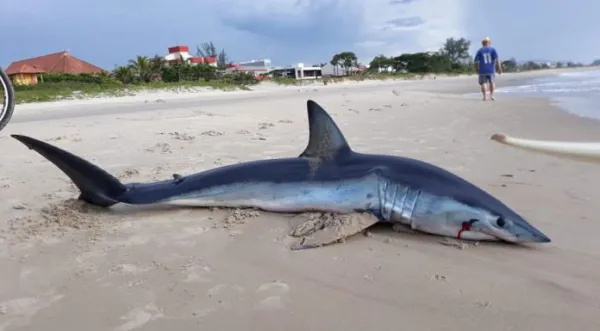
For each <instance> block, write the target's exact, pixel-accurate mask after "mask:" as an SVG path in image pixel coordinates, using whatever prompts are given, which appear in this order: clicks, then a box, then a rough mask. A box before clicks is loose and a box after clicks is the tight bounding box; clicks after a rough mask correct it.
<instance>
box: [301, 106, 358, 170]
mask: <svg viewBox="0 0 600 331" xmlns="http://www.w3.org/2000/svg"><path fill="white" fill-rule="evenodd" d="M306 107H307V110H308V129H309V138H308V146H306V149H305V150H304V152H302V154H300V157H312V158H320V159H325V160H335V159H337V158H340V157H343V156H344V155H347V154H350V153H352V149H350V146H349V145H348V142H347V141H346V138H344V135H343V134H342V131H341V130H340V128H338V126H337V124H335V122H334V121H333V119H332V118H331V116H329V114H328V113H327V112H326V111H325V109H323V107H321V106H319V104H317V103H316V102H314V101H312V100H308V101H307V103H306Z"/></svg>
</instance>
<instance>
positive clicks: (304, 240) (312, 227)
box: [290, 213, 379, 250]
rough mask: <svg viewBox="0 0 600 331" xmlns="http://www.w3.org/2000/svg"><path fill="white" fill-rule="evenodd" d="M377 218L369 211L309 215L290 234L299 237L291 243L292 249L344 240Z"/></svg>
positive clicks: (367, 226)
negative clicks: (298, 239)
mask: <svg viewBox="0 0 600 331" xmlns="http://www.w3.org/2000/svg"><path fill="white" fill-rule="evenodd" d="M378 221H379V219H378V218H377V217H376V216H375V215H373V214H370V213H351V214H332V213H323V214H317V215H316V217H314V215H309V217H308V220H306V221H305V222H304V223H302V224H300V225H298V226H297V227H296V228H295V229H294V230H293V231H292V232H291V233H290V236H293V237H299V238H301V239H300V241H299V242H297V243H295V244H293V245H292V247H291V249H292V250H301V249H309V248H316V247H321V246H325V245H329V244H333V243H336V242H339V241H342V240H344V239H345V238H347V237H350V236H353V235H355V234H357V233H359V232H361V231H363V230H365V229H367V228H369V227H370V226H372V225H373V224H375V223H377V222H378Z"/></svg>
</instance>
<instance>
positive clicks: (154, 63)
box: [150, 55, 167, 80]
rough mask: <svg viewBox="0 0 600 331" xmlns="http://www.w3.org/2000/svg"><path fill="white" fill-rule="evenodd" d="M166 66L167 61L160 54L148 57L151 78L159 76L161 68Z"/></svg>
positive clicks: (154, 78)
mask: <svg viewBox="0 0 600 331" xmlns="http://www.w3.org/2000/svg"><path fill="white" fill-rule="evenodd" d="M166 66H167V61H166V60H165V59H164V58H163V57H162V56H160V55H154V57H153V58H151V59H150V72H151V73H152V78H151V79H152V80H156V79H158V78H160V77H161V74H162V71H163V69H164V68H165V67H166Z"/></svg>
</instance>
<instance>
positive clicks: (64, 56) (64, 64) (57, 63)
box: [6, 52, 104, 75]
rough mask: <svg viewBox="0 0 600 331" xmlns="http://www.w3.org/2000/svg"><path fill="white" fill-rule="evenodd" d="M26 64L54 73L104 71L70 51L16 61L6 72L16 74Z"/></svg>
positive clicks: (93, 72)
mask: <svg viewBox="0 0 600 331" xmlns="http://www.w3.org/2000/svg"><path fill="white" fill-rule="evenodd" d="M25 65H27V66H31V67H34V68H37V69H38V70H43V71H42V72H52V73H69V74H95V73H100V72H102V71H104V70H103V69H102V68H100V67H97V66H95V65H93V64H90V63H88V62H85V61H82V60H80V59H78V58H76V57H74V56H72V55H71V54H69V53H68V52H58V53H53V54H48V55H43V56H38V57H34V58H30V59H25V60H21V61H15V62H13V63H11V64H10V65H9V66H8V68H7V69H6V74H7V75H14V74H18V73H21V71H20V70H22V69H23V68H24V66H25Z"/></svg>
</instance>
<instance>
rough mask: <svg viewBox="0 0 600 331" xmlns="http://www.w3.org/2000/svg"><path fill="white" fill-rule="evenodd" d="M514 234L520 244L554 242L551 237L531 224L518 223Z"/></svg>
mask: <svg viewBox="0 0 600 331" xmlns="http://www.w3.org/2000/svg"><path fill="white" fill-rule="evenodd" d="M513 233H514V235H515V239H516V240H515V241H516V242H519V243H549V242H551V241H552V240H550V237H548V236H547V235H545V234H544V233H542V231H540V230H538V229H536V228H535V227H534V226H532V225H530V224H523V223H520V222H519V223H516V224H515V225H514V229H513Z"/></svg>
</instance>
